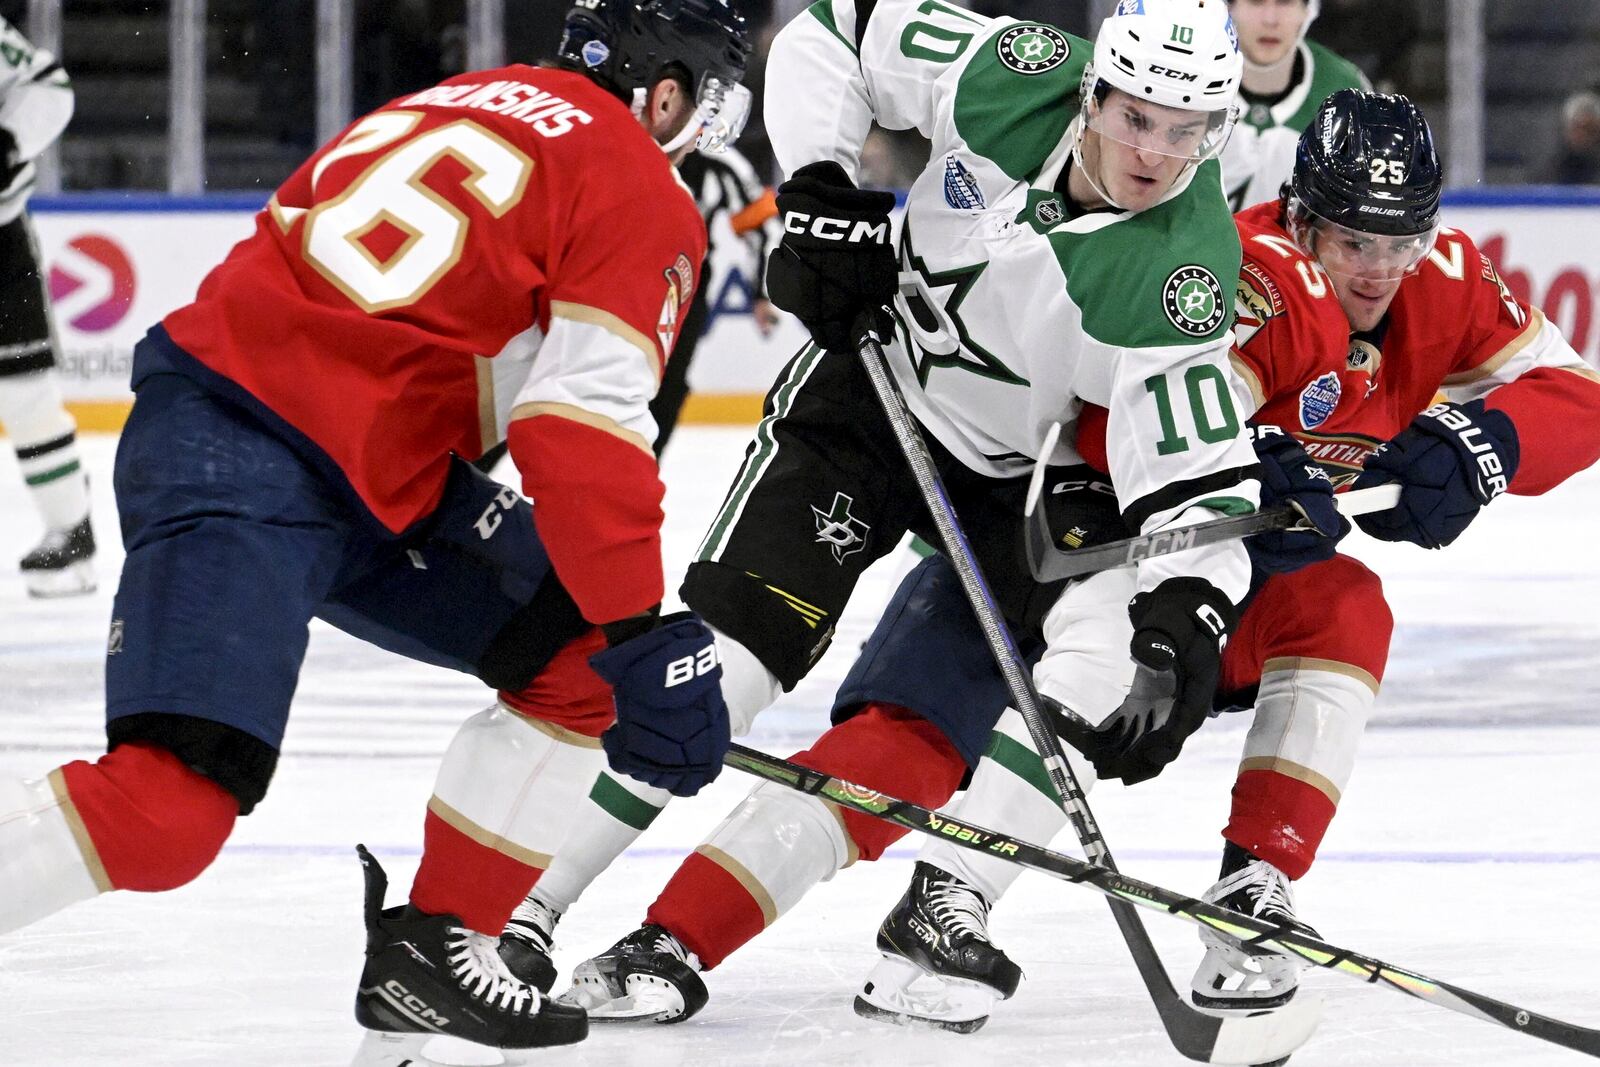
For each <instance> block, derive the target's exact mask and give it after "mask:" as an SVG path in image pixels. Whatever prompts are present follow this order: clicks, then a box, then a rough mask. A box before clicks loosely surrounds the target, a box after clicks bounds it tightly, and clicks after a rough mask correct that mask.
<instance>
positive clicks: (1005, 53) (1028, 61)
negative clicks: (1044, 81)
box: [995, 25, 1072, 74]
mask: <svg viewBox="0 0 1600 1067" xmlns="http://www.w3.org/2000/svg"><path fill="white" fill-rule="evenodd" d="M995 48H996V49H997V50H998V51H999V53H1000V62H1001V63H1002V64H1004V65H1005V67H1006V69H1008V70H1014V71H1016V72H1017V73H1018V74H1043V73H1044V72H1045V71H1047V70H1055V69H1056V68H1057V67H1059V66H1061V64H1063V63H1065V62H1066V61H1067V55H1068V53H1070V52H1071V51H1072V49H1071V48H1070V47H1069V46H1068V44H1067V38H1066V35H1064V34H1063V33H1062V32H1061V31H1060V30H1058V29H1056V28H1055V27H1053V26H1038V25H1034V26H1013V27H1011V28H1010V29H1009V30H1007V31H1005V32H1004V33H1002V34H1001V35H1000V37H999V40H998V41H997V42H996V44H995Z"/></svg>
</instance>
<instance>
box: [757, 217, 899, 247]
mask: <svg viewBox="0 0 1600 1067" xmlns="http://www.w3.org/2000/svg"><path fill="white" fill-rule="evenodd" d="M783 228H784V229H785V230H788V231H789V232H790V233H792V234H796V235H798V236H804V235H805V234H808V233H809V234H810V235H811V236H813V237H816V238H818V239H820V240H823V241H848V242H849V243H851V244H879V245H886V244H888V243H889V224H888V223H887V222H865V221H857V222H854V223H852V222H851V221H850V220H849V219H830V218H828V217H827V216H825V215H807V214H806V213H805V212H804V211H791V212H789V213H788V214H787V215H785V216H784V217H783Z"/></svg>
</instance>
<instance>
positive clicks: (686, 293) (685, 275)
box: [656, 252, 694, 357]
mask: <svg viewBox="0 0 1600 1067" xmlns="http://www.w3.org/2000/svg"><path fill="white" fill-rule="evenodd" d="M663 273H664V275H665V277H666V279H667V295H666V298H665V299H663V300H662V302H661V319H660V321H659V322H657V323H656V340H657V341H660V342H661V354H662V356H663V357H665V356H666V355H669V354H670V353H671V352H672V345H673V342H675V341H676V340H677V339H678V322H679V319H680V316H681V314H682V311H683V306H684V305H685V304H687V303H688V302H689V298H690V297H692V296H693V295H694V265H693V264H691V263H690V262H689V257H688V256H686V255H684V254H683V253H681V252H680V253H679V254H678V258H677V260H676V261H674V262H673V264H672V266H670V267H668V268H667V269H666V270H665V271H664V272H663Z"/></svg>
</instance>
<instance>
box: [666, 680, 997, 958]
mask: <svg viewBox="0 0 1600 1067" xmlns="http://www.w3.org/2000/svg"><path fill="white" fill-rule="evenodd" d="M793 758H794V760H795V762H796V763H800V764H803V765H804V766H807V767H813V768H815V769H817V770H820V771H823V772H825V773H827V774H831V775H836V776H838V777H840V778H843V779H845V780H846V781H850V782H854V783H856V784H857V785H862V786H866V787H867V788H870V789H879V790H882V791H884V792H886V793H889V794H891V795H893V796H897V797H900V798H902V799H905V800H910V801H912V802H913V803H916V804H922V805H925V806H929V807H933V806H938V805H940V804H943V803H944V802H945V801H947V800H949V799H950V795H951V794H952V793H953V792H955V789H956V786H958V785H959V784H960V783H961V776H962V775H963V774H964V773H965V770H966V765H965V764H964V763H963V761H962V759H961V756H960V754H959V753H957V751H956V749H955V746H953V745H951V744H950V742H949V741H948V740H947V739H946V738H945V736H944V735H943V734H942V733H941V732H940V731H939V730H938V728H936V727H935V726H933V724H932V723H929V722H928V721H927V720H925V719H923V718H921V717H920V716H918V715H916V714H915V713H914V712H911V711H908V710H906V709H904V708H900V707H896V706H894V705H890V704H871V705H868V706H867V707H866V708H864V709H863V710H862V711H861V713H860V714H858V715H856V716H854V717H853V718H851V719H848V720H846V721H845V722H843V723H840V724H839V725H838V726H835V727H833V728H832V729H830V730H828V731H827V732H826V733H824V734H823V735H822V736H821V737H820V738H818V739H817V742H816V744H814V745H813V746H812V747H811V748H810V749H808V750H807V751H805V752H800V753H797V754H796V755H795V756H794V757H793ZM906 832H907V831H906V830H905V829H904V828H903V827H898V826H895V825H893V824H891V823H887V822H884V821H883V820H881V819H873V818H871V817H870V816H867V815H862V814H860V813H858V812H853V811H840V810H839V809H838V808H836V807H834V806H833V805H831V804H827V803H825V802H823V801H821V800H818V799H817V798H815V797H809V796H803V795H801V794H799V793H795V792H794V791H793V790H790V789H787V788H784V787H780V786H776V785H773V784H770V783H765V784H762V785H759V786H757V787H756V788H755V789H754V790H753V791H752V792H751V793H750V795H749V796H748V797H746V798H745V800H744V801H742V802H741V803H740V805H739V806H738V807H737V808H735V809H734V811H733V812H732V813H731V814H730V815H729V816H728V817H727V818H726V819H725V820H723V822H722V823H721V824H720V825H719V826H718V827H717V828H716V829H715V830H714V831H712V833H711V836H710V837H708V838H707V839H706V841H705V843H704V844H702V845H701V846H700V847H699V848H698V849H696V850H695V852H694V853H693V854H691V855H690V856H689V858H688V859H687V860H685V861H684V863H683V865H682V866H681V867H679V868H678V870H677V872H676V873H675V874H674V875H673V877H672V880H671V881H670V882H668V883H667V887H666V888H665V889H664V890H663V891H662V893H661V896H660V897H658V898H657V899H656V902H655V903H654V904H653V905H652V906H651V908H650V912H649V914H648V916H647V917H646V921H647V922H653V923H659V924H660V925H662V926H664V927H666V928H667V929H668V930H670V931H671V932H672V933H673V934H675V935H676V936H677V937H678V939H679V940H680V941H682V942H683V943H684V945H685V946H687V947H688V948H689V949H690V950H691V951H692V952H694V953H695V954H696V955H697V956H699V957H700V961H701V963H702V965H703V966H704V967H705V968H706V969H708V970H709V969H710V968H712V967H715V966H716V965H717V964H719V963H721V962H722V961H723V960H724V959H726V958H727V957H728V956H729V955H730V954H731V953H732V952H733V951H734V950H736V949H737V948H739V946H741V945H743V944H744V943H745V942H746V941H748V940H750V939H751V938H752V937H755V936H756V935H757V934H759V933H760V932H761V931H762V930H764V929H765V928H766V927H767V926H769V925H771V924H772V923H773V922H774V921H776V920H777V918H778V917H779V916H780V915H782V914H783V913H784V912H786V911H788V910H789V909H790V908H792V907H793V906H794V905H795V904H796V903H798V902H799V900H800V898H801V897H803V896H804V895H805V894H806V893H807V892H809V891H810V889H811V887H812V886H814V885H816V884H817V883H818V882H820V881H825V880H827V879H828V878H831V877H833V873H834V872H835V871H837V870H839V869H840V868H841V867H844V866H848V865H849V864H850V863H852V862H854V861H855V860H856V859H857V858H861V859H867V860H872V859H877V858H878V857H879V856H881V855H882V854H883V852H884V850H885V849H887V848H888V847H889V845H890V844H892V843H893V842H894V841H897V840H899V839H900V838H901V837H902V836H904V835H905V833H906Z"/></svg>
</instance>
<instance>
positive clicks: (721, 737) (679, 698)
mask: <svg viewBox="0 0 1600 1067" xmlns="http://www.w3.org/2000/svg"><path fill="white" fill-rule="evenodd" d="M589 665H590V666H591V667H593V668H594V670H595V673H596V674H598V675H600V677H602V678H604V679H605V680H606V681H607V682H609V683H611V689H612V693H613V696H614V698H615V700H616V705H617V721H616V724H615V725H614V726H612V727H611V728H610V729H609V730H607V731H606V732H605V733H604V734H603V735H601V738H600V744H601V745H602V747H604V748H605V750H606V759H607V760H609V761H610V763H611V768H612V769H613V770H615V771H617V772H618V773H619V774H626V775H628V776H630V777H633V778H637V779H638V780H639V781H641V782H645V783H647V784H649V785H653V786H655V787H656V788H658V789H665V790H668V791H669V792H671V793H674V794H675V795H677V796H680V797H690V796H694V794H696V793H698V792H699V791H700V790H701V789H702V788H704V787H705V786H706V785H707V784H709V783H710V782H711V780H712V779H714V778H716V776H717V774H718V773H719V772H721V770H722V757H723V756H725V755H726V754H727V752H728V744H729V742H730V740H731V737H730V734H729V730H728V705H727V704H726V703H724V702H723V699H722V664H721V663H720V662H718V660H717V646H716V644H715V642H714V641H713V639H712V634H711V630H710V628H709V627H707V626H706V624H705V623H703V622H701V621H700V618H699V616H697V615H695V614H693V613H692V612H687V611H685V612H679V613H677V614H674V615H666V616H663V617H662V619H661V621H660V624H659V625H658V626H657V627H656V628H655V629H653V630H650V631H648V632H647V633H644V634H641V635H639V636H638V637H634V638H631V639H629V640H627V641H624V642H622V643H621V644H619V645H617V646H616V647H615V648H608V649H606V650H605V651H604V652H598V653H596V654H595V655H593V656H590V657H589Z"/></svg>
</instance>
